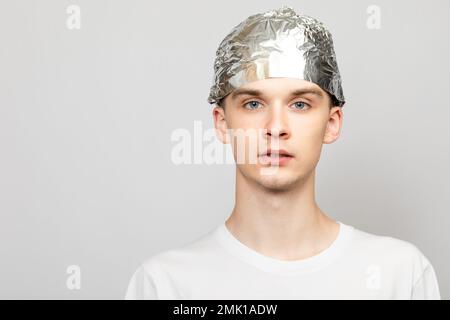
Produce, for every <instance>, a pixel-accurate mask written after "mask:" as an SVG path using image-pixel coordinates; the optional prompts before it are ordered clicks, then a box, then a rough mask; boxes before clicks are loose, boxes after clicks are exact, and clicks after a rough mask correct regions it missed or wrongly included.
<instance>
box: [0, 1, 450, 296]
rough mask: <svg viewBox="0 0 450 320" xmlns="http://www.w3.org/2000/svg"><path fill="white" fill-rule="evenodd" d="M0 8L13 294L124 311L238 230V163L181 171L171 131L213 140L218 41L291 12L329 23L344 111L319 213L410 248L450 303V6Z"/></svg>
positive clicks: (0, 184) (46, 4)
mask: <svg viewBox="0 0 450 320" xmlns="http://www.w3.org/2000/svg"><path fill="white" fill-rule="evenodd" d="M0 3H1V5H0V40H1V43H0V49H1V51H0V218H1V221H0V268H1V269H0V297H1V298H7V299H10V298H37V299H43V298H61V299H80V298H87V299H97V298H106V299H114V298H117V299H122V298H123V297H124V294H125V290H126V287H127V285H128V281H129V280H130V277H131V275H132V273H133V272H134V271H135V269H136V268H137V267H138V265H139V264H140V263H141V262H143V261H144V260H145V259H147V258H148V257H150V256H152V255H153V254H154V253H156V252H159V251H162V250H165V249H168V248H172V247H176V246H179V245H182V244H184V243H186V242H187V241H191V240H193V239H195V238H197V237H199V236H201V235H203V234H204V233H205V232H207V231H209V230H210V229H211V228H213V227H215V226H216V225H217V224H218V223H222V222H223V221H224V219H226V218H227V217H228V215H229V214H230V212H231V209H232V207H233V203H234V183H235V181H234V172H235V167H234V165H227V164H224V165H180V166H176V165H175V164H173V163H172V161H171V150H172V147H173V145H174V143H173V142H172V141H171V140H170V137H171V133H172V132H173V131H174V130H175V129H178V128H186V129H188V130H189V131H191V132H192V131H193V123H194V121H195V120H199V121H202V123H203V127H204V128H205V129H206V128H211V127H213V122H212V116H211V110H212V106H210V105H209V104H207V102H206V98H207V95H208V93H209V88H210V85H211V81H212V75H213V60H214V54H215V50H216V49H217V46H218V44H219V43H220V41H221V40H222V39H223V37H224V36H225V35H226V34H227V33H228V32H229V31H230V30H231V28H232V27H234V26H235V25H237V24H238V23H239V22H241V21H242V20H243V19H245V18H246V17H248V16H249V15H252V14H255V13H258V12H262V11H265V10H269V9H275V8H278V7H280V6H281V5H282V4H287V5H291V6H293V7H294V9H295V10H296V11H297V12H300V13H305V14H308V15H311V16H313V17H316V18H318V19H319V20H321V21H323V22H324V23H325V24H326V25H327V26H328V27H329V28H330V30H331V32H332V34H333V39H334V43H335V50H336V54H337V57H338V64H339V68H340V70H341V75H342V78H343V89H344V94H345V96H346V99H347V101H348V102H347V104H346V105H345V106H344V109H343V111H344V122H343V130H342V134H341V137H340V139H339V140H338V141H336V142H335V143H334V144H331V145H325V146H324V148H323V153H322V156H321V160H320V162H319V165H318V167H317V201H318V203H319V205H320V206H321V208H322V209H323V210H324V211H325V212H327V213H328V214H329V215H330V216H331V217H333V218H334V219H337V220H340V221H343V222H344V223H347V224H350V225H353V226H355V227H357V228H360V229H362V230H365V231H368V232H372V233H376V234H380V235H389V236H393V237H397V238H400V239H403V240H407V241H410V242H412V243H413V244H415V245H416V246H417V247H418V248H419V249H421V250H422V252H423V253H424V254H425V255H426V256H427V257H428V258H429V259H430V261H431V262H432V264H433V266H434V268H435V271H436V274H437V277H438V281H439V284H440V289H441V295H442V297H443V298H445V299H448V298H449V297H450V268H449V260H450V250H449V240H450V232H448V229H449V227H450V215H449V200H448V199H449V191H450V187H449V185H448V181H449V178H450V174H449V170H448V163H450V152H449V147H450V142H449V136H450V132H449V131H450V130H449V125H448V122H449V117H450V102H449V99H448V92H449V90H448V85H449V80H448V79H449V73H450V68H449V67H450V63H449V58H448V57H449V56H450V52H449V51H450V50H449V49H450V46H449V40H448V39H449V36H448V31H449V30H450V22H449V19H448V12H450V10H449V9H450V2H449V1H446V0H442V1H437V0H432V1H414V2H413V1H376V2H372V1H331V0H330V1H318V0H314V1H284V2H279V1H261V0H258V1H232V0H227V1H204V2H199V1H179V2H176V3H174V2H173V1H162V2H151V1H130V0H127V1H106V0H103V1H99V0H97V1H92V0H84V1H81V0H76V1H75V0H72V1H61V0H58V1H57V0H55V1H42V0H41V1H31V0H29V1H18V0H14V1H12V0H11V1H5V0H2V1H1V2H0ZM70 4H77V5H79V6H80V8H81V29H80V30H69V29H68V28H67V27H66V19H67V17H68V14H67V13H66V8H67V6H68V5H70ZM371 4H376V5H378V6H380V9H381V29H379V30H370V29H368V28H367V26H366V21H367V19H368V14H367V13H366V9H367V7H368V6H369V5H371ZM72 264H75V265H79V266H80V268H81V274H82V280H81V289H80V290H69V289H68V288H67V287H66V279H67V277H68V274H66V268H67V266H69V265H72Z"/></svg>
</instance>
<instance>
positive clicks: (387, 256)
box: [351, 228, 431, 282]
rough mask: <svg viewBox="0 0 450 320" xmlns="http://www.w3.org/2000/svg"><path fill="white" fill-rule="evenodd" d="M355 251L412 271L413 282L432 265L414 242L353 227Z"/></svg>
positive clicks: (371, 258)
mask: <svg viewBox="0 0 450 320" xmlns="http://www.w3.org/2000/svg"><path fill="white" fill-rule="evenodd" d="M352 240H353V241H352V244H351V246H352V250H353V252H355V253H357V254H359V255H360V256H361V257H364V258H365V259H366V260H370V261H373V262H374V263H375V264H378V265H382V266H389V267H391V268H393V269H396V270H399V271H403V272H410V276H411V278H412V279H411V280H412V281H413V282H415V281H417V280H419V278H420V277H421V276H422V274H423V272H424V271H425V270H426V269H428V268H430V267H431V263H430V261H429V259H428V258H427V257H426V256H425V255H424V253H423V252H422V250H421V249H420V248H419V247H418V246H417V245H416V244H414V243H412V242H409V241H406V240H402V239H399V238H396V237H393V236H388V235H379V234H374V233H370V232H366V231H363V230H360V229H357V228H353V238H352Z"/></svg>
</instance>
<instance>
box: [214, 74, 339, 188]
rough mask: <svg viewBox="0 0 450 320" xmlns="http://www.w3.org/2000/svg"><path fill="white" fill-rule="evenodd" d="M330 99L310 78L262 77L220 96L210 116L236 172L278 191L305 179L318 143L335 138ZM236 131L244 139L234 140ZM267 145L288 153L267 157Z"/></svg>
mask: <svg viewBox="0 0 450 320" xmlns="http://www.w3.org/2000/svg"><path fill="white" fill-rule="evenodd" d="M296 91H297V93H295V94H293V93H294V92H296ZM258 92H259V93H258ZM330 103H331V98H330V96H329V95H328V94H327V93H326V92H325V91H324V90H323V89H321V88H320V87H319V86H318V85H316V84H314V83H312V82H309V81H305V80H300V79H294V78H268V79H264V80H258V81H253V82H250V83H247V84H245V85H243V86H241V87H239V88H238V89H236V90H234V91H233V92H232V93H230V94H229V95H227V96H226V97H225V99H224V106H225V109H222V108H220V107H215V108H214V110H213V115H214V122H215V127H216V129H217V130H218V133H219V138H220V139H221V141H222V142H224V143H231V146H232V149H233V154H234V158H235V160H236V165H237V169H238V170H239V171H240V173H241V174H242V175H243V176H244V177H246V178H247V179H248V180H249V181H251V182H254V183H257V184H259V185H261V186H263V187H264V188H267V189H270V190H272V191H283V190H289V189H291V188H293V187H295V186H296V185H297V183H299V182H301V181H302V180H305V179H306V178H307V177H308V176H309V175H310V174H311V173H312V172H313V171H314V169H315V167H316V165H317V163H318V161H319V158H320V153H321V150H322V144H323V143H332V142H333V141H335V140H336V139H337V138H338V136H339V131H340V128H341V126H342V110H341V108H340V107H335V106H333V108H331V109H330ZM227 130H228V132H232V133H233V134H235V138H232V135H228V136H227ZM242 132H245V135H244V139H241V138H237V136H238V133H239V134H241V137H242ZM268 149H275V150H281V149H284V150H285V151H287V152H288V153H289V154H290V155H291V156H290V157H281V156H278V155H276V152H272V155H271V156H267V155H266V151H267V150H268ZM239 153H240V155H239V156H238V154H239ZM242 153H245V155H244V156H243V155H242ZM241 156H243V158H241ZM242 159H244V161H243V160H242ZM255 159H256V161H255ZM238 160H239V161H238Z"/></svg>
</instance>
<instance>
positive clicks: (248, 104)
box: [244, 100, 260, 110]
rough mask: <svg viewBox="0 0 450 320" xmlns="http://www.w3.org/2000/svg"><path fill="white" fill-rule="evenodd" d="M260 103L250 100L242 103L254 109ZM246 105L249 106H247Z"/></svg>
mask: <svg viewBox="0 0 450 320" xmlns="http://www.w3.org/2000/svg"><path fill="white" fill-rule="evenodd" d="M259 104H260V103H259V102H258V101H255V100H252V101H249V102H247V103H245V104H244V108H246V109H250V110H254V109H257V108H258V105H259ZM246 106H249V107H248V108H247V107H246Z"/></svg>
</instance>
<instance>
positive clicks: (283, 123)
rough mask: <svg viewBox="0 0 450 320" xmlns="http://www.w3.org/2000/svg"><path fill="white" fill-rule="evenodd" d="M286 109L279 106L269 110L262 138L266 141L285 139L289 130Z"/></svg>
mask: <svg viewBox="0 0 450 320" xmlns="http://www.w3.org/2000/svg"><path fill="white" fill-rule="evenodd" d="M287 117H288V115H287V109H286V108H285V107H284V106H282V105H281V104H276V105H273V106H272V107H270V108H269V112H268V115H267V120H266V125H265V126H264V137H265V138H266V139H287V138H289V136H290V130H289V126H288V121H287Z"/></svg>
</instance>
